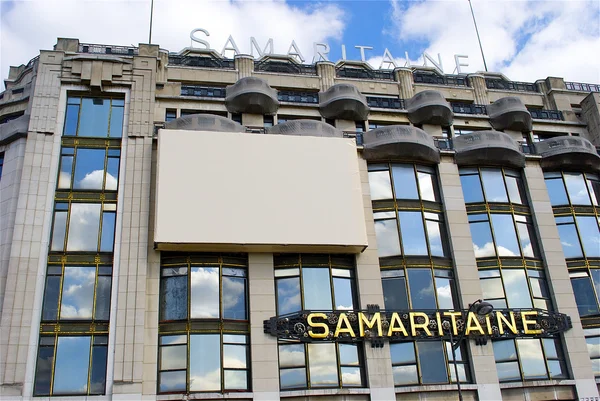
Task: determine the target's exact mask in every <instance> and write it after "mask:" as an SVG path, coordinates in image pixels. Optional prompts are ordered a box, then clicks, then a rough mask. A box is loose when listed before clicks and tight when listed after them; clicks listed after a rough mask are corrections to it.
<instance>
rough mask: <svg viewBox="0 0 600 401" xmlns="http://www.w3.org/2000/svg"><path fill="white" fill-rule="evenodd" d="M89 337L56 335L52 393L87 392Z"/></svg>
mask: <svg viewBox="0 0 600 401" xmlns="http://www.w3.org/2000/svg"><path fill="white" fill-rule="evenodd" d="M89 363H90V337H87V336H78V337H58V345H57V350H56V365H55V366H54V386H53V394H57V395H58V394H85V393H87V381H88V368H89Z"/></svg>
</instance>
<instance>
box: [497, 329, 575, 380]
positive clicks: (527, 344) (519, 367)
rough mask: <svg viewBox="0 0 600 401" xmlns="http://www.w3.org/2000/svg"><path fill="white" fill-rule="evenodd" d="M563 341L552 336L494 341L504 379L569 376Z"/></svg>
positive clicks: (498, 363)
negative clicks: (561, 347) (564, 357)
mask: <svg viewBox="0 0 600 401" xmlns="http://www.w3.org/2000/svg"><path fill="white" fill-rule="evenodd" d="M559 344H560V342H559V340H555V339H551V338H545V339H537V338H521V339H516V340H514V339H511V340H494V342H493V346H494V357H495V359H496V368H497V370H498V378H499V379H500V382H508V381H523V380H543V379H561V378H566V370H565V367H564V359H563V357H562V352H561V351H560V348H559Z"/></svg>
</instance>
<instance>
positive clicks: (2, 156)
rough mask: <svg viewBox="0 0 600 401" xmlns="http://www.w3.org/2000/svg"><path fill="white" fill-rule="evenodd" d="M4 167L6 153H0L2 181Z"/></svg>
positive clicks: (0, 175)
mask: <svg viewBox="0 0 600 401" xmlns="http://www.w3.org/2000/svg"><path fill="white" fill-rule="evenodd" d="M2 167H4V152H0V180H1V179H2Z"/></svg>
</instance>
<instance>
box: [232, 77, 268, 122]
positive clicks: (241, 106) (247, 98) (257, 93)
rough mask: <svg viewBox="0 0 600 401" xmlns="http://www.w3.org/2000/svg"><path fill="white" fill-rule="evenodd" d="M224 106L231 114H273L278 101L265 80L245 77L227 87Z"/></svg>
mask: <svg viewBox="0 0 600 401" xmlns="http://www.w3.org/2000/svg"><path fill="white" fill-rule="evenodd" d="M225 106H226V107H227V110H229V111H230V112H231V113H253V114H274V113H276V112H277V109H279V100H277V91H276V90H275V89H273V88H271V87H270V86H269V84H268V83H267V82H266V81H265V80H263V79H260V78H256V77H245V78H242V79H240V80H238V81H237V82H236V83H235V84H233V85H230V86H228V87H227V97H226V98H225Z"/></svg>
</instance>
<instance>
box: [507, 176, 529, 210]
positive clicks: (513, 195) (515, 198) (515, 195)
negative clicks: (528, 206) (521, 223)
mask: <svg viewBox="0 0 600 401" xmlns="http://www.w3.org/2000/svg"><path fill="white" fill-rule="evenodd" d="M505 178H506V189H508V197H509V199H510V201H511V202H512V203H519V204H521V205H522V204H524V203H525V201H524V200H525V197H524V196H523V194H522V191H521V182H520V181H521V180H519V179H518V178H516V177H511V176H508V175H506V176H505Z"/></svg>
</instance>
